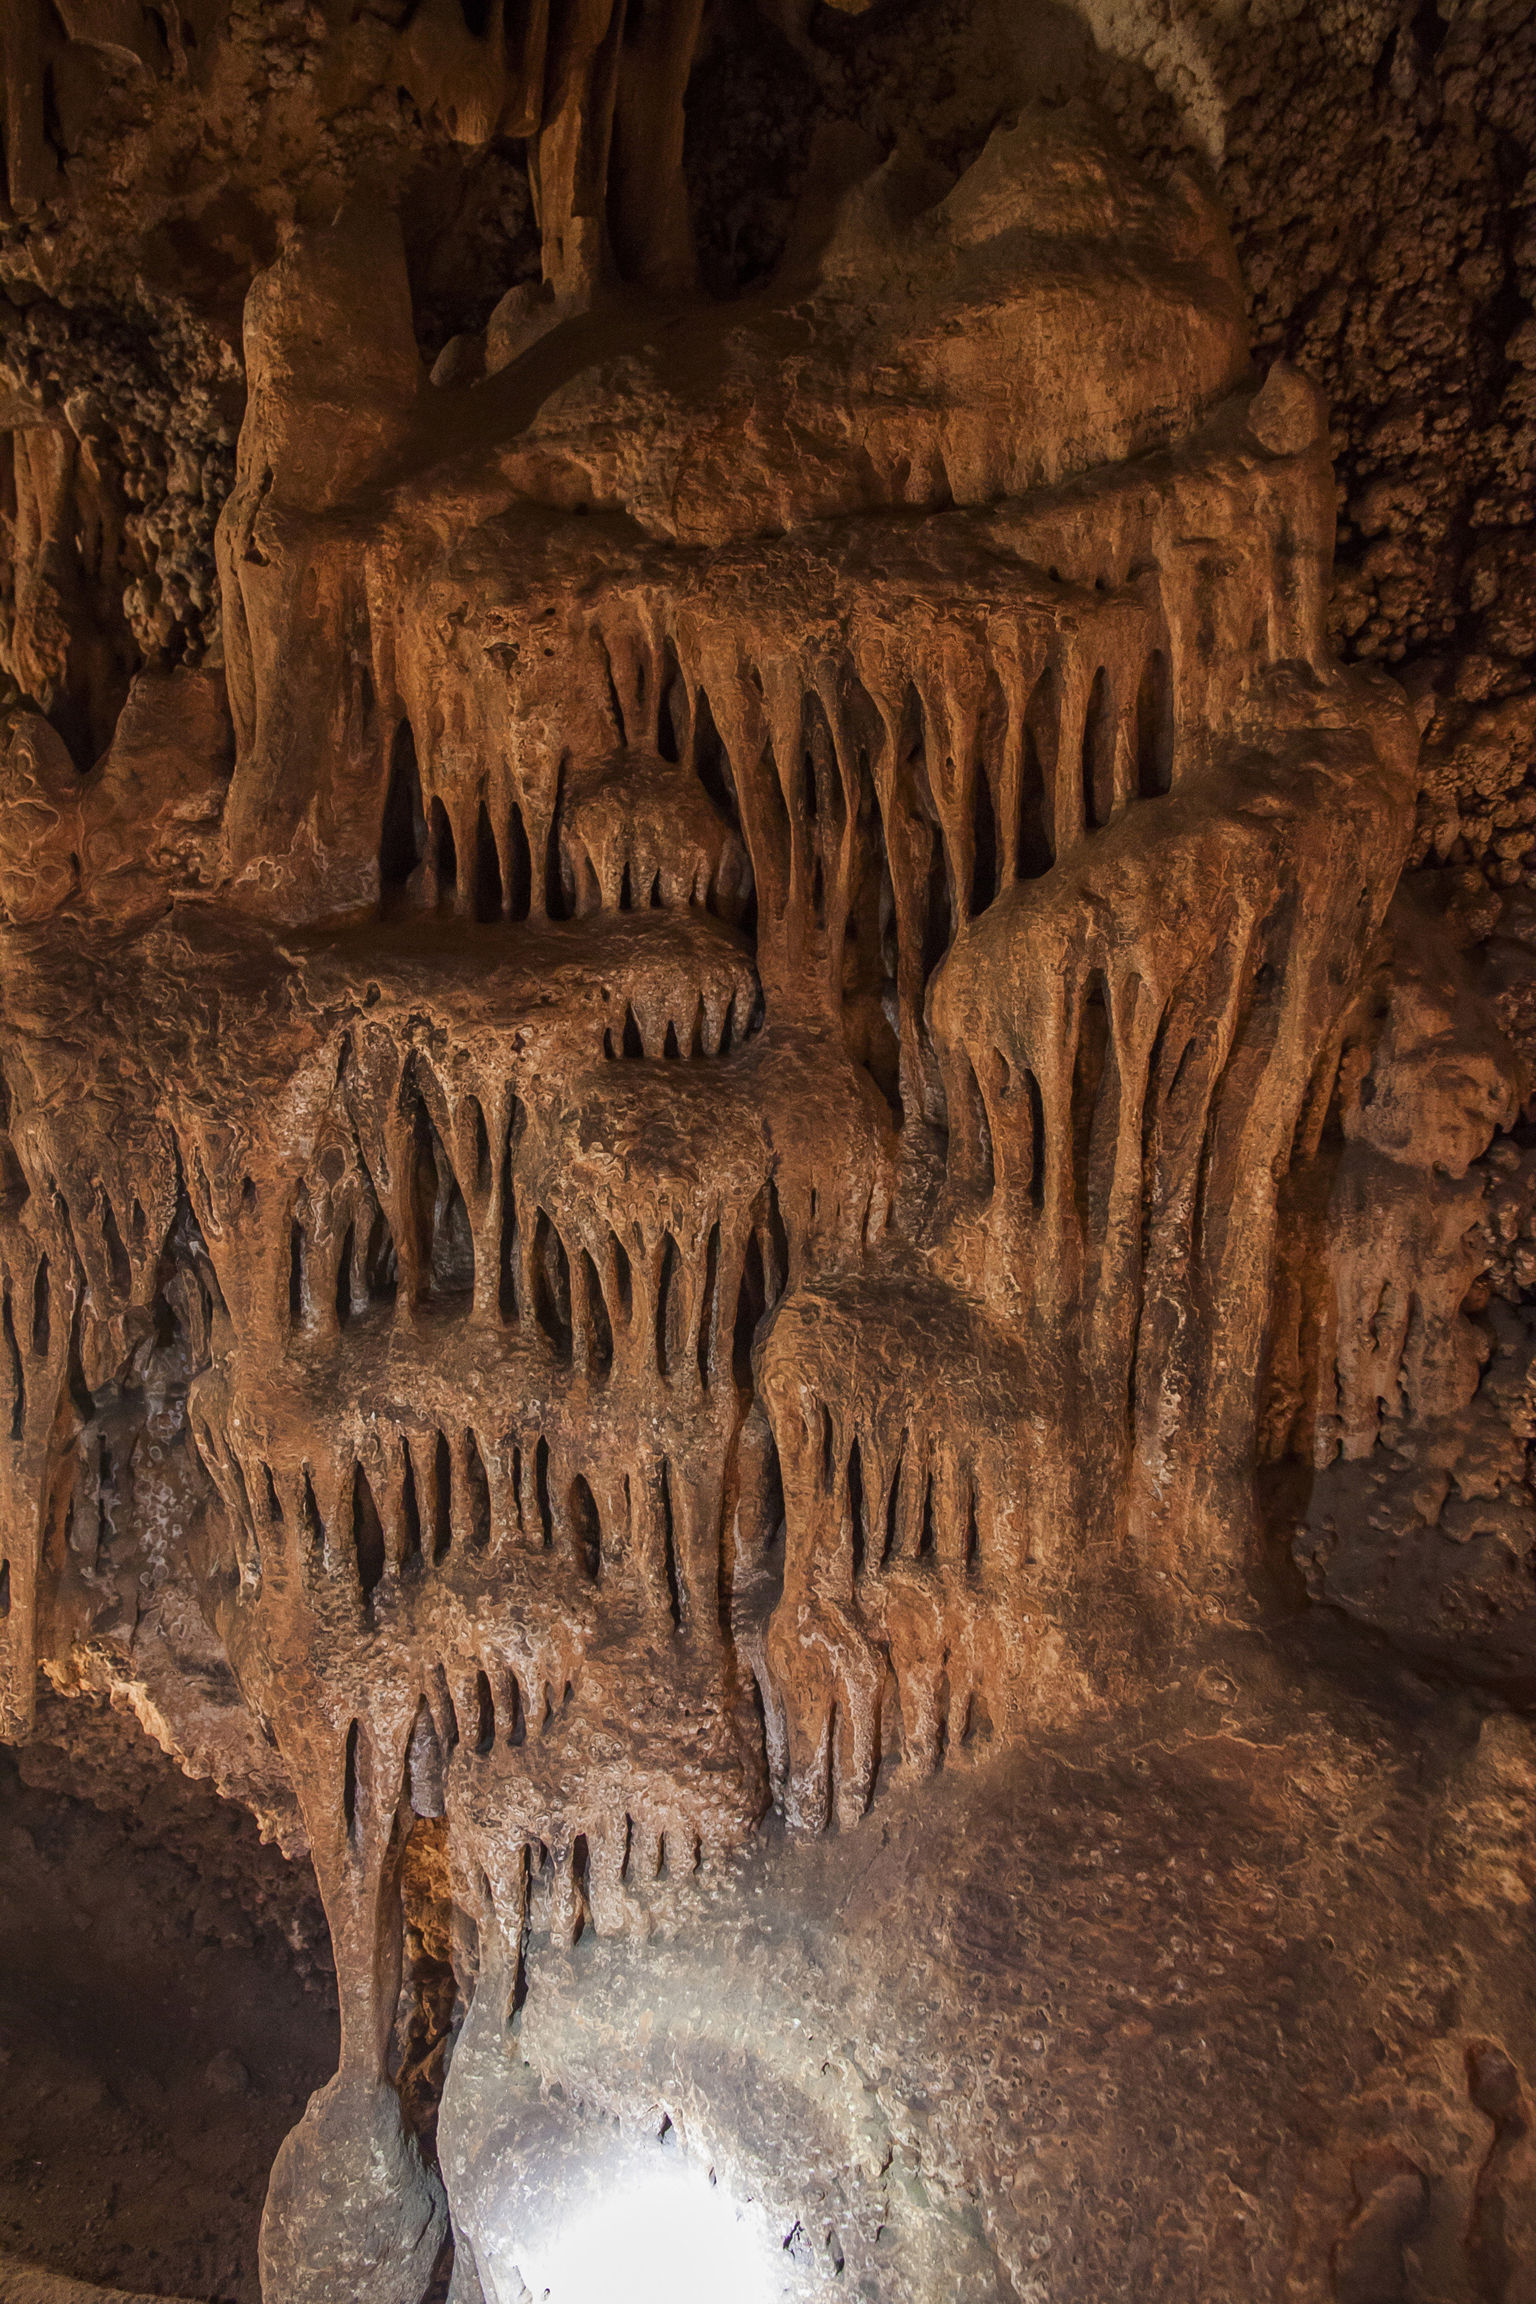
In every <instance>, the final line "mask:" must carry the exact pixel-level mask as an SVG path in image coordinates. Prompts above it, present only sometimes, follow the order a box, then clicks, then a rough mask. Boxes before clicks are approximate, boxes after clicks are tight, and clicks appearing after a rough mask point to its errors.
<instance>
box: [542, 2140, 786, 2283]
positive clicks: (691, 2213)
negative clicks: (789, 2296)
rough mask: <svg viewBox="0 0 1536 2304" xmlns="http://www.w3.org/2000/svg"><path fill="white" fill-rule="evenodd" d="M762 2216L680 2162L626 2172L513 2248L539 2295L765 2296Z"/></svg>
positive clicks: (695, 2170)
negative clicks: (644, 2171) (638, 2173)
mask: <svg viewBox="0 0 1536 2304" xmlns="http://www.w3.org/2000/svg"><path fill="white" fill-rule="evenodd" d="M766 2250H767V2242H766V2236H765V2234H764V2232H763V2230H762V2228H761V2224H760V2220H759V2219H758V2218H757V2217H756V2216H754V2215H752V2214H751V2212H750V2211H747V2210H744V2209H741V2208H739V2207H737V2206H736V2205H735V2204H734V2203H733V2202H732V2201H731V2200H730V2199H729V2198H728V2197H727V2195H726V2194H725V2193H724V2192H723V2191H722V2190H721V2189H720V2188H719V2187H718V2186H717V2185H714V2184H711V2182H710V2180H709V2178H708V2176H707V2175H706V2174H705V2173H704V2171H703V2170H702V2169H701V2168H698V2167H696V2166H694V2167H690V2166H688V2165H687V2164H686V2163H684V2164H682V2165H678V2166H673V2167H668V2168H662V2169H658V2170H657V2171H656V2172H655V2173H654V2174H649V2173H648V2174H646V2175H645V2176H643V2177H636V2176H631V2175H629V2174H627V2173H626V2174H625V2175H624V2176H623V2177H620V2178H619V2179H618V2180H617V2182H616V2183H615V2185H614V2187H613V2189H612V2190H611V2191H608V2192H606V2193H605V2194H604V2195H603V2196H602V2197H601V2198H597V2199H588V2200H587V2201H585V2202H583V2203H582V2205H581V2206H580V2207H579V2208H573V2210H572V2212H571V2214H570V2215H569V2217H568V2218H566V2219H564V2220H562V2221H561V2222H559V2223H557V2224H554V2225H552V2226H551V2227H550V2229H549V2230H548V2231H547V2232H546V2233H544V2234H543V2235H541V2236H540V2238H539V2239H538V2241H537V2242H530V2241H525V2242H524V2243H523V2245H522V2247H521V2248H520V2249H519V2256H520V2259H521V2264H520V2269H521V2271H522V2275H523V2278H524V2279H525V2280H526V2282H527V2284H528V2286H529V2288H530V2289H531V2290H532V2292H533V2295H534V2297H535V2298H536V2299H538V2300H539V2304H543V2299H545V2298H546V2297H547V2298H548V2300H549V2304H772V2299H773V2298H774V2297H775V2296H776V2295H777V2294H778V2292H779V2291H778V2289H777V2287H776V2286H775V2285H773V2284H771V2283H770V2279H769V2273H768V2265H767V2261H766Z"/></svg>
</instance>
